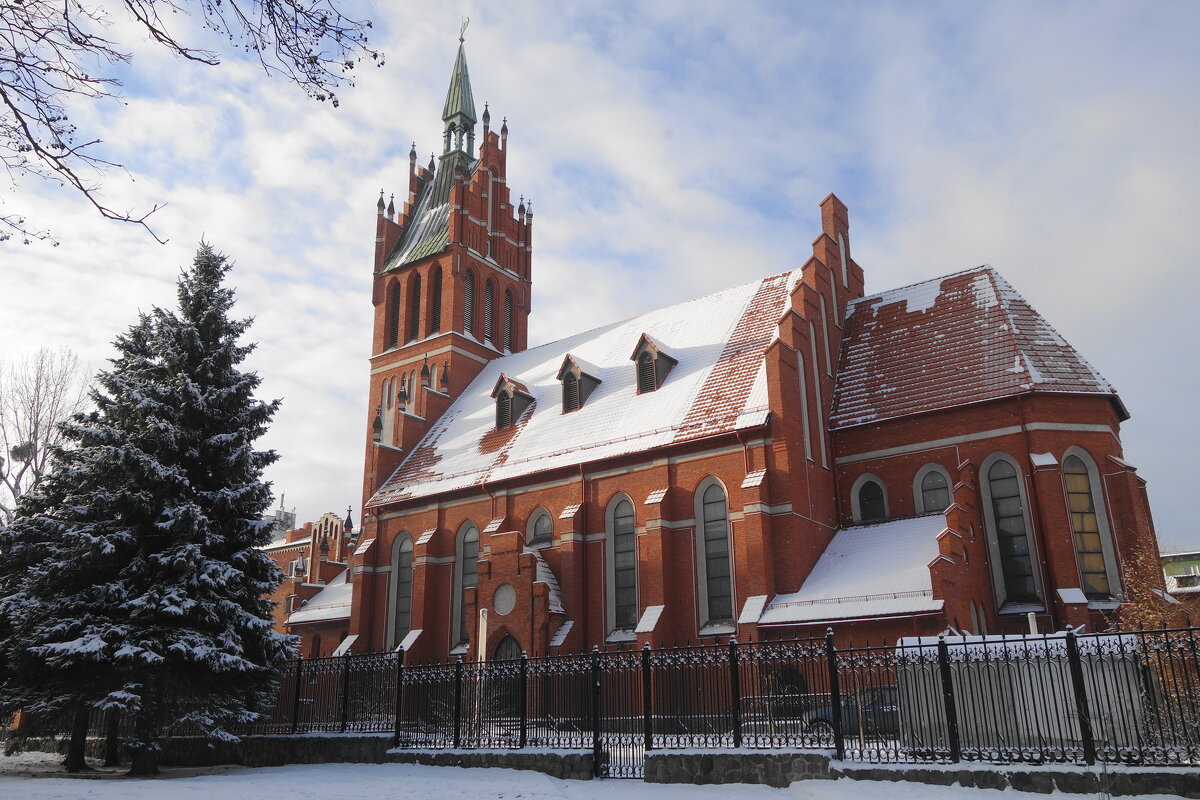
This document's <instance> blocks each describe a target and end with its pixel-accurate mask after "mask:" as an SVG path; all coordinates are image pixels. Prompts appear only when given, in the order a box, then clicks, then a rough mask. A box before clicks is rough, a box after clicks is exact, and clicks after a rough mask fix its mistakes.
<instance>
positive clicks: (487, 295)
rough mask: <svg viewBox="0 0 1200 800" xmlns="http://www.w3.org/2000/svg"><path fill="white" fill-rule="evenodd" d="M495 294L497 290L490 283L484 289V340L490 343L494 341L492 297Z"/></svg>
mask: <svg viewBox="0 0 1200 800" xmlns="http://www.w3.org/2000/svg"><path fill="white" fill-rule="evenodd" d="M494 294H495V289H494V288H493V287H492V282H491V281H488V282H487V283H486V284H484V287H483V340H484V341H485V342H490V341H491V340H492V316H493V315H492V302H493V300H492V296H493V295H494Z"/></svg>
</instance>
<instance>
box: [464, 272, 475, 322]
mask: <svg viewBox="0 0 1200 800" xmlns="http://www.w3.org/2000/svg"><path fill="white" fill-rule="evenodd" d="M474 327H475V273H474V272H471V270H467V281H466V285H465V286H464V287H463V333H467V334H470V335H472V336H474V335H475V331H474V330H472V329H473V328H474Z"/></svg>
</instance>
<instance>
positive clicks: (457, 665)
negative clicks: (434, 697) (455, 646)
mask: <svg viewBox="0 0 1200 800" xmlns="http://www.w3.org/2000/svg"><path fill="white" fill-rule="evenodd" d="M462 679H463V660H462V656H459V657H458V660H457V661H455V662H454V749H455V750H457V749H459V748H460V747H462Z"/></svg>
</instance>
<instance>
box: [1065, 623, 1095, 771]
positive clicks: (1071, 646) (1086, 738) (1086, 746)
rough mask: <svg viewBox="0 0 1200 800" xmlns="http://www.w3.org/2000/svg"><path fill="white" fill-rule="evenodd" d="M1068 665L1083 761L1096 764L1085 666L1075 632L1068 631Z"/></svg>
mask: <svg viewBox="0 0 1200 800" xmlns="http://www.w3.org/2000/svg"><path fill="white" fill-rule="evenodd" d="M1067 663H1068V664H1069V665H1070V667H1071V688H1072V689H1074V691H1075V712H1076V713H1077V714H1078V715H1079V738H1081V739H1082V740H1083V760H1084V762H1086V763H1087V764H1089V765H1090V764H1095V763H1096V739H1095V736H1094V735H1093V733H1092V716H1091V713H1090V712H1089V711H1088V700H1087V690H1086V689H1084V686H1083V664H1082V663H1080V661H1079V645H1078V643H1077V642H1076V641H1075V631H1073V630H1070V629H1068V630H1067Z"/></svg>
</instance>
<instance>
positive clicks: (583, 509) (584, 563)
mask: <svg viewBox="0 0 1200 800" xmlns="http://www.w3.org/2000/svg"><path fill="white" fill-rule="evenodd" d="M580 514H582V515H583V516H582V517H580V516H579V515H580ZM575 519H576V521H577V523H578V524H577V525H576V527H577V528H580V529H581V530H578V531H576V533H577V534H579V557H580V569H579V570H578V573H579V575H580V576H581V577H582V579H583V585H582V586H580V587H579V598H580V601H581V603H580V605H581V606H582V608H580V609H579V614H580V616H581V617H582V618H581V619H580V620H579V622H580V623H581V625H580V627H581V628H582V630H581V631H580V633H582V634H583V644H584V646H585V647H586V646H587V643H588V640H589V638H590V634H591V630H590V629H591V618H592V615H591V613H590V609H589V608H588V579H587V576H588V541H587V530H586V528H587V524H586V522H587V476H586V475H584V473H583V462H582V461H581V462H579V508H577V509H576V510H575ZM607 607H608V598H607V597H605V600H604V605H603V606H602V608H607Z"/></svg>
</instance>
